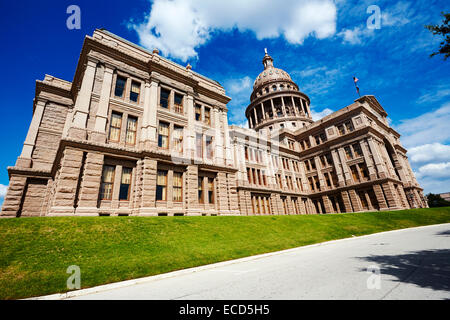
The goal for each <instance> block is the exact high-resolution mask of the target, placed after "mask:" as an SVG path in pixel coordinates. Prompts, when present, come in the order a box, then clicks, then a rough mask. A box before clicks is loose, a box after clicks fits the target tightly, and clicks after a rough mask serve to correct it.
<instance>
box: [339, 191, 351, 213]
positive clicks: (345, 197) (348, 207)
mask: <svg viewBox="0 0 450 320" xmlns="http://www.w3.org/2000/svg"><path fill="white" fill-rule="evenodd" d="M341 196H342V202H343V203H344V207H345V212H347V213H349V212H353V208H352V205H351V202H350V197H349V195H348V191H342V192H341Z"/></svg>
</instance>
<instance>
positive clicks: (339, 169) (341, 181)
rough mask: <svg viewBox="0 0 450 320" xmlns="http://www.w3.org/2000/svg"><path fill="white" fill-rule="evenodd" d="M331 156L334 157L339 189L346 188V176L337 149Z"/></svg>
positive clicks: (332, 151)
mask: <svg viewBox="0 0 450 320" xmlns="http://www.w3.org/2000/svg"><path fill="white" fill-rule="evenodd" d="M331 156H332V157H333V164H334V169H335V171H336V176H337V178H338V184H339V187H343V186H345V180H344V175H343V172H342V166H341V160H340V159H339V155H338V152H337V150H336V149H333V150H331Z"/></svg>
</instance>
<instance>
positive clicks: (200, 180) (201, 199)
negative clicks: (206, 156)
mask: <svg viewBox="0 0 450 320" xmlns="http://www.w3.org/2000/svg"><path fill="white" fill-rule="evenodd" d="M198 202H199V203H200V204H203V203H204V197H203V177H199V178H198Z"/></svg>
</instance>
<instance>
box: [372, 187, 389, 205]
mask: <svg viewBox="0 0 450 320" xmlns="http://www.w3.org/2000/svg"><path fill="white" fill-rule="evenodd" d="M373 191H374V193H375V197H377V202H378V207H380V210H385V209H387V208H388V206H387V203H386V200H385V199H384V195H383V190H382V189H381V186H380V185H379V184H376V185H374V186H373Z"/></svg>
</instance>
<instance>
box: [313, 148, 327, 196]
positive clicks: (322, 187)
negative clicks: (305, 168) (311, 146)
mask: <svg viewBox="0 0 450 320" xmlns="http://www.w3.org/2000/svg"><path fill="white" fill-rule="evenodd" d="M314 162H315V164H316V168H317V176H318V178H319V184H320V190H321V191H323V190H325V189H326V188H327V187H328V186H327V184H326V183H325V178H324V176H323V173H322V163H321V162H320V159H319V157H317V156H316V157H314Z"/></svg>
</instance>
